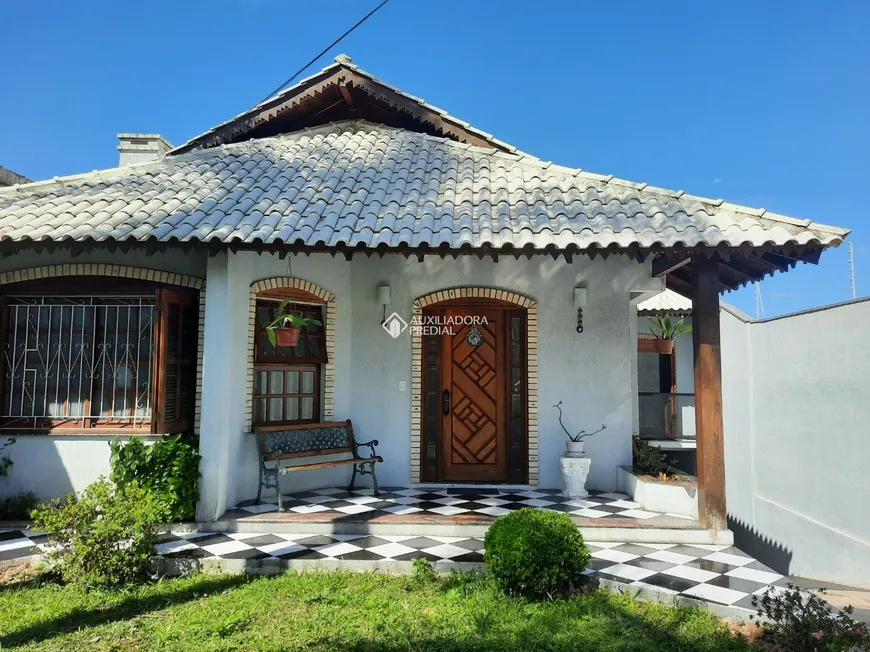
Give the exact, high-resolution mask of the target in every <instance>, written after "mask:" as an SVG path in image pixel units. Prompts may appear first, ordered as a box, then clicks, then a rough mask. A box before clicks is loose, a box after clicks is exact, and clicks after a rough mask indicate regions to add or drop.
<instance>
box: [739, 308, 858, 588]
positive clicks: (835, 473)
mask: <svg viewBox="0 0 870 652" xmlns="http://www.w3.org/2000/svg"><path fill="white" fill-rule="evenodd" d="M868 332H870V300H866V299H865V300H862V301H857V302H849V303H847V304H841V305H837V306H831V307H827V308H824V309H820V310H816V311H809V312H804V313H799V314H795V315H791V316H786V317H782V318H777V319H769V320H763V321H752V320H748V319H747V318H746V317H745V316H735V313H732V312H729V311H727V310H723V311H722V364H723V372H722V375H723V382H724V387H723V405H724V410H725V456H726V459H725V469H726V491H727V500H728V512H729V522H730V523H731V527H732V529H733V530H734V532H735V538H736V541H737V544H738V545H739V546H740V547H741V548H742V549H744V550H746V551H747V552H749V553H752V554H755V555H756V556H758V558H759V559H761V560H762V561H764V562H765V563H768V564H770V565H772V566H774V568H776V569H777V570H779V571H781V572H788V573H790V574H792V575H798V576H803V577H809V578H813V579H820V580H825V581H832V582H839V583H843V584H857V585H864V586H870V563H868V562H870V520H868V519H867V513H868V508H870V474H868V472H867V469H868V468H870V426H868V424H870V400H868V395H870V394H868V388H870V341H868V339H867V334H868Z"/></svg>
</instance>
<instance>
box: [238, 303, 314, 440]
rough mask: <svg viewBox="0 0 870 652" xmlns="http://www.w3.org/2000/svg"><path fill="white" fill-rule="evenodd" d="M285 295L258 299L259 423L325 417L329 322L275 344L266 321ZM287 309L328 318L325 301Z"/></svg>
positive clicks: (256, 401)
mask: <svg viewBox="0 0 870 652" xmlns="http://www.w3.org/2000/svg"><path fill="white" fill-rule="evenodd" d="M279 304H280V300H279V299H272V298H269V299H265V298H260V299H257V306H256V313H255V314H256V329H257V333H256V334H255V338H254V342H255V346H254V392H253V415H254V424H255V425H259V424H266V423H270V424H276V423H305V422H316V421H319V420H320V405H321V403H320V373H321V368H322V364H323V363H325V362H326V342H325V333H324V328H323V326H318V325H317V324H312V325H310V326H307V327H306V328H303V329H301V331H300V333H299V341H298V343H297V344H296V346H293V347H286V346H277V347H275V346H272V344H271V343H270V342H269V338H268V336H267V334H266V331H265V326H266V324H269V323H271V322H272V321H274V320H275V318H276V317H277V316H278V305H279ZM286 312H288V313H293V314H295V315H299V316H304V317H309V318H311V319H316V320H317V321H319V322H320V323H321V324H323V323H324V321H323V320H324V311H323V306H322V305H317V304H307V303H289V304H287V308H286Z"/></svg>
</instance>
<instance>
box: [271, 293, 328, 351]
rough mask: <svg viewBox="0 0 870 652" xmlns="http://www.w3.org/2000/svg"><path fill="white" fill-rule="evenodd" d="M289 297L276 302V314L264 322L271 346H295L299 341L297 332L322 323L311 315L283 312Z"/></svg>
mask: <svg viewBox="0 0 870 652" xmlns="http://www.w3.org/2000/svg"><path fill="white" fill-rule="evenodd" d="M288 303H290V299H284V300H283V301H281V303H280V304H278V316H277V317H275V319H273V320H272V321H271V322H269V323H268V324H266V326H265V328H266V337H268V338H269V342H270V343H271V344H272V346H275V347H277V346H287V347H292V346H296V345H297V344H298V343H299V333H300V332H301V331H302V329H303V328H308V327H309V326H312V325H315V326H322V325H323V324H322V323H321V322H320V321H319V320H317V319H314V318H313V317H303V316H301V315H297V314H295V313H292V312H286V313H285V312H284V311H285V310H286V309H287V304H288Z"/></svg>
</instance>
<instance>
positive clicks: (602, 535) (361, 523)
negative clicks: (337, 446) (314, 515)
mask: <svg viewBox="0 0 870 652" xmlns="http://www.w3.org/2000/svg"><path fill="white" fill-rule="evenodd" d="M279 516H285V515H284V514H282V515H279ZM491 523H492V522H491V521H490V522H483V523H457V522H455V521H453V522H451V520H450V519H444V520H443V521H431V520H430V521H408V520H405V521H399V522H391V521H387V522H384V521H376V520H356V519H349V518H345V519H334V520H317V521H311V520H304V519H294V518H293V517H291V516H287V518H286V519H284V520H281V519H279V518H277V517H273V518H268V519H267V518H260V519H251V520H248V519H232V520H219V521H213V522H206V523H197V525H196V527H197V529H199V530H200V531H202V532H223V533H234V532H238V533H253V532H263V531H268V532H274V533H276V534H288V533H297V532H299V533H305V534H312V535H313V534H332V533H334V534H342V535H364V534H372V535H408V536H430V535H431V536H445V537H456V536H460V537H483V536H484V535H485V534H486V531H487V530H488V529H489V526H490V525H491ZM578 527H579V528H580V532H581V533H582V534H583V537H584V539H587V540H589V541H592V540H594V541H624V542H628V543H703V544H718V545H726V546H730V545H733V544H734V535H733V534H732V533H731V531H730V530H725V531H711V530H707V529H705V528H702V527H700V526H699V525H697V524H695V526H694V527H689V526H687V525H686V524H685V523H679V524H674V525H673V526H672V527H667V526H665V525H662V526H657V527H652V526H650V525H649V524H646V523H643V522H639V523H624V524H623V523H620V525H619V526H605V525H600V524H599V523H597V522H593V523H591V524H590V523H588V522H587V523H579V524H578Z"/></svg>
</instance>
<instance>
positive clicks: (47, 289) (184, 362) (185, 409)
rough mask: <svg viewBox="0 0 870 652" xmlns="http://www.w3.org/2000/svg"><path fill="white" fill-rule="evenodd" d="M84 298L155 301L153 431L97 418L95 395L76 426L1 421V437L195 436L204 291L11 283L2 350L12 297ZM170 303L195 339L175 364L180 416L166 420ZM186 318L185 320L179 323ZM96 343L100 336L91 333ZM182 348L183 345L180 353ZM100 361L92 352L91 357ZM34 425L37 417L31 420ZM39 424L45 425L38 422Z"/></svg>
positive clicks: (0, 369) (2, 378)
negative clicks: (200, 293)
mask: <svg viewBox="0 0 870 652" xmlns="http://www.w3.org/2000/svg"><path fill="white" fill-rule="evenodd" d="M65 295H66V296H80V297H88V298H91V299H95V300H99V299H100V298H101V297H115V298H124V297H130V298H137V297H141V298H146V297H147V298H151V297H153V299H154V308H153V313H152V334H151V336H152V341H151V357H150V367H151V368H150V372H151V377H150V392H151V417H150V423H149V420H148V419H147V417H146V418H145V422H146V423H148V425H147V426H140V425H132V424H129V423H123V422H120V423H119V422H112V421H109V420H108V419H110V418H111V417H108V418H106V417H99V416H93V415H91V414H90V412H91V409H92V408H91V403H92V401H93V396H94V393H93V390H92V391H91V392H90V393H89V394H88V396H87V397H86V398H84V399H83V400H84V405H85V408H84V410H83V412H84V413H85V414H86V415H87V416H82V417H80V418H77V419H76V420H75V423H70V424H69V425H66V423H67V421H68V420H64V419H58V420H57V421H54V422H52V421H50V420H49V419H44V420H42V423H50V425H45V426H44V425H42V423H40V425H38V426H36V427H33V426H28V425H21V423H20V422H21V420H22V417H13V416H8V417H0V436H2V433H3V432H21V433H27V434H60V435H75V434H88V435H93V434H100V433H104V432H117V433H124V434H128V435H155V434H168V433H174V432H192V431H193V427H194V404H195V395H196V364H197V350H196V347H197V345H198V320H199V318H200V315H199V301H198V291H197V290H191V289H189V288H183V287H176V286H168V285H166V284H162V283H155V282H151V281H141V280H138V279H126V278H123V279H113V278H106V277H102V276H76V277H61V278H52V279H39V280H34V281H23V282H20V283H10V284H6V285H3V286H2V288H0V346H2V347H4V349H5V347H6V346H7V344H8V336H9V315H10V310H9V297H33V298H45V297H52V296H65ZM169 302H175V303H179V304H181V305H182V306H184V308H183V312H184V314H185V317H184V318H185V319H189V320H192V322H191V324H190V327H191V328H192V329H193V335H192V336H189V337H188V338H187V340H185V344H184V348H183V349H181V348H179V352H178V355H179V357H178V358H177V359H176V360H174V363H175V364H177V365H178V373H179V377H178V379H177V380H176V382H175V387H176V391H177V393H176V396H175V405H176V406H177V409H176V413H175V414H173V415H171V416H172V417H173V418H171V419H167V418H165V417H166V415H165V411H164V405H165V404H166V398H165V395H164V392H165V387H166V363H167V360H166V355H165V342H166V333H167V329H168V328H169V327H170V325H169V324H168V321H167V316H166V315H167V314H168V311H167V310H166V308H167V304H168V303H169ZM181 319H182V318H181V317H179V320H181ZM175 328H177V329H179V331H178V335H179V336H180V331H181V322H180V321H179V323H177V324H175ZM90 336H91V338H93V337H94V333H91V335H90ZM181 346H182V345H181V344H179V347H181ZM94 355H96V353H95V351H94V348H93V347H92V353H91V356H92V357H93V356H94ZM6 366H7V361H6V356H5V353H4V354H2V355H0V400H2V401H3V402H5V400H6V394H7V391H8V384H9V383H8V379H7V378H6ZM181 366H184V367H185V368H186V372H187V376H188V378H189V385H190V386H189V387H188V388H187V391H186V392H183V391H182V389H183V387H182V383H181V376H180V368H181ZM29 419H30V420H31V421H32V420H33V417H30V418H29ZM36 423H39V422H36Z"/></svg>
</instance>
